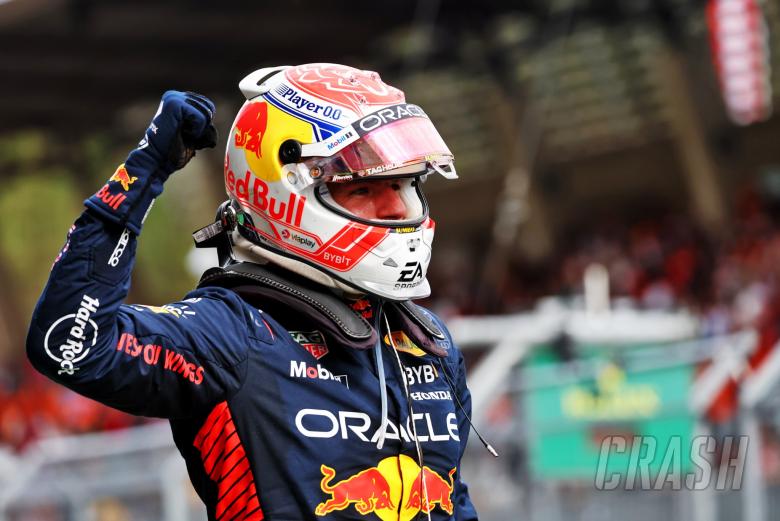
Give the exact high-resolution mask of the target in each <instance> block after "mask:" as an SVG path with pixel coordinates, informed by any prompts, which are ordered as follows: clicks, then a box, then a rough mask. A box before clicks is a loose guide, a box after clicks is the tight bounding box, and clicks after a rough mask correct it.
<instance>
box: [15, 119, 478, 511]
mask: <svg viewBox="0 0 780 521" xmlns="http://www.w3.org/2000/svg"><path fill="white" fill-rule="evenodd" d="M163 112H164V111H163ZM158 115H159V112H158ZM163 116H165V113H163ZM158 119H159V118H157V119H155V120H154V121H155V123H156V127H159V128H162V125H163V124H164V123H165V122H164V121H163V122H159V121H158ZM174 124H176V122H175V121H174ZM150 128H151V127H150ZM148 134H149V135H151V134H150V133H149V131H148ZM141 145H143V141H142V144H141ZM149 148H150V147H149V146H146V147H143V146H139V149H137V150H136V151H134V152H133V153H131V154H130V156H129V157H128V159H127V161H126V163H125V164H124V165H122V166H120V168H119V169H118V170H117V172H116V173H115V174H114V175H113V176H112V177H111V179H110V180H109V182H108V183H106V185H105V186H104V187H102V188H101V189H100V190H99V191H98V192H97V193H96V194H95V195H93V196H92V197H90V198H89V199H88V200H87V201H86V203H85V204H86V206H87V209H86V211H85V212H84V213H83V214H82V215H81V216H80V217H79V218H78V219H77V220H76V222H75V224H74V225H73V227H72V228H71V230H70V233H69V235H68V239H67V243H66V245H65V247H64V248H63V250H62V252H61V253H60V255H59V256H58V258H57V260H56V261H55V264H54V266H53V268H52V271H51V275H50V277H49V281H48V283H47V285H46V287H45V289H44V290H43V293H42V295H41V297H40V300H39V302H38V304H37V306H36V308H35V311H34V314H33V317H32V323H31V325H30V330H29V334H28V338H27V353H28V356H29V359H30V361H31V362H32V364H33V365H34V366H35V367H36V368H37V369H38V370H39V371H40V372H42V373H44V374H45V375H47V376H48V377H50V378H51V379H53V380H55V381H57V382H59V383H61V384H62V385H65V386H67V387H68V388H70V389H72V390H74V391H76V392H78V393H80V394H82V395H84V396H87V397H90V398H92V399H95V400H97V401H99V402H101V403H104V404H106V405H108V406H110V407H114V408H117V409H119V410H122V411H125V412H128V413H131V414H136V415H144V416H154V417H161V418H167V419H169V420H170V424H171V428H172V432H173V437H174V440H175V443H176V445H177V447H178V449H179V451H180V452H181V454H182V456H183V457H184V459H185V460H186V464H187V469H188V472H189V476H190V479H191V481H192V483H193V485H194V488H195V490H196V491H197V493H198V494H199V495H200V497H201V498H202V500H203V501H204V503H205V504H206V507H207V511H208V515H209V519H212V520H228V519H255V520H257V519H268V520H270V521H299V520H303V519H307V520H308V519H323V520H328V519H363V520H370V519H381V520H385V521H387V520H391V519H392V520H410V519H416V518H419V519H427V518H428V514H430V518H431V519H434V520H445V519H446V520H453V519H454V520H458V521H468V520H473V519H476V518H477V516H476V513H475V510H474V507H473V505H472V503H471V500H470V499H469V495H468V491H467V487H466V485H465V484H464V483H463V482H462V480H461V476H460V459H461V456H462V454H463V450H464V448H465V446H466V440H467V437H468V432H469V426H468V423H467V419H466V415H467V414H468V411H469V407H470V397H469V392H468V390H467V388H466V385H465V374H464V364H463V358H462V355H461V353H460V352H459V351H458V350H457V348H456V347H455V346H454V344H453V343H452V340H451V338H450V336H449V334H448V333H446V334H445V336H444V339H443V340H441V341H440V342H439V346H440V347H441V348H442V354H441V355H439V354H433V353H430V352H425V351H423V350H421V349H420V348H419V347H417V346H416V345H414V343H413V342H412V341H411V340H410V337H409V336H407V335H406V332H405V331H404V330H403V329H398V328H396V327H394V326H393V325H392V324H391V323H390V322H387V324H388V325H389V329H390V331H387V330H386V329H387V328H385V329H383V328H382V324H383V323H384V322H382V323H380V322H379V321H378V320H377V321H376V323H375V324H374V328H375V331H376V333H378V334H377V336H376V338H377V339H379V340H378V341H380V342H381V347H379V346H377V348H376V349H354V348H352V347H349V346H345V345H340V344H339V343H338V342H336V341H334V338H333V337H331V336H329V335H328V334H327V333H326V332H323V331H322V330H315V329H313V327H316V324H314V325H313V323H312V322H311V321H308V320H307V319H304V318H300V317H297V315H296V313H295V311H294V310H293V309H289V310H288V311H286V312H285V311H284V310H281V311H278V314H277V315H275V316H273V317H272V316H270V315H269V314H268V312H267V310H266V311H264V310H263V309H262V308H258V307H257V306H255V305H253V304H252V303H250V302H248V301H247V300H246V299H244V298H242V297H241V296H240V295H239V293H237V292H236V291H234V290H232V289H228V288H225V287H220V286H203V287H200V288H199V289H196V290H195V291H192V292H190V293H189V294H187V295H186V296H185V298H184V299H183V300H180V301H178V302H173V303H170V304H167V305H165V306H161V307H156V306H140V305H127V304H123V301H124V300H125V298H126V297H127V293H128V290H129V287H130V274H131V271H132V267H133V263H134V255H135V250H136V238H137V235H138V234H139V233H140V231H141V225H142V222H143V218H144V216H145V214H146V213H147V212H148V209H149V207H150V206H151V203H152V201H153V199H154V197H156V196H157V195H159V194H160V193H161V191H162V184H163V182H164V181H165V179H167V176H168V175H170V173H171V171H172V169H171V168H168V170H169V171H166V169H165V168H160V167H159V166H157V164H160V163H162V162H163V161H162V160H160V161H158V163H154V162H151V161H147V163H144V161H145V160H147V159H148V158H146V157H145V156H143V155H142V154H141V153H139V150H140V152H143V153H148V149H149ZM153 152H154V151H153ZM139 156H140V157H139ZM150 165H151V166H150ZM312 284H313V283H312ZM378 305H379V304H378V303H377V302H368V301H363V303H362V304H361V309H360V313H361V314H362V316H366V317H370V315H371V314H372V313H373V311H374V310H376V309H377V307H378ZM280 309H281V308H280ZM426 314H427V312H426ZM428 315H429V316H431V315H430V314H428ZM375 318H382V317H380V316H377V317H375ZM432 320H433V321H434V322H436V323H437V324H438V325H439V326H440V327H442V329H443V326H442V325H441V323H440V322H439V321H438V319H436V318H435V317H432ZM320 329H321V328H320ZM387 333H389V334H387ZM391 339H392V340H391ZM396 355H397V356H396ZM382 380H383V381H382ZM383 394H384V397H385V398H386V409H385V410H386V415H385V417H384V418H383V415H382V409H383V408H382V406H381V403H382V398H383ZM458 402H460V406H458ZM383 420H386V421H383Z"/></svg>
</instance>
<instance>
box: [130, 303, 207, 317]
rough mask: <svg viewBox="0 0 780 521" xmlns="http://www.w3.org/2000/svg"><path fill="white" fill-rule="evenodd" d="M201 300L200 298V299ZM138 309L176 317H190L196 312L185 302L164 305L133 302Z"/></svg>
mask: <svg viewBox="0 0 780 521" xmlns="http://www.w3.org/2000/svg"><path fill="white" fill-rule="evenodd" d="M198 300H200V299H198ZM130 307H131V308H133V309H134V310H136V311H151V312H152V313H157V314H158V315H173V316H174V317H176V318H188V317H190V316H192V315H195V314H196V313H195V312H194V311H192V310H190V307H189V306H187V305H185V304H166V305H164V306H144V305H141V304H133V305H132V306H130Z"/></svg>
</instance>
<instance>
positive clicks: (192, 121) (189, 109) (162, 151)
mask: <svg viewBox="0 0 780 521" xmlns="http://www.w3.org/2000/svg"><path fill="white" fill-rule="evenodd" d="M215 110H216V109H215V107H214V103H212V102H211V100H209V99H208V98H207V97H205V96H202V95H200V94H196V93H194V92H180V91H177V90H169V91H168V92H166V93H165V94H163V97H162V100H161V101H160V106H159V108H158V109H157V113H156V114H155V115H154V118H153V119H152V122H151V123H150V124H149V128H147V129H146V133H145V134H144V137H143V139H141V142H140V143H139V144H138V150H143V149H145V148H146V149H147V151H148V153H150V154H151V155H152V156H153V157H154V159H155V160H157V162H158V165H159V166H160V167H161V168H162V169H163V170H165V171H167V173H171V172H173V171H174V170H178V169H180V168H182V167H183V166H184V165H186V164H187V162H188V161H189V160H190V159H191V158H192V156H194V155H195V151H196V150H200V149H201V148H206V147H208V148H213V147H214V146H215V145H216V144H217V129H216V128H214V125H213V124H212V122H211V120H212V118H213V117H214V112H215Z"/></svg>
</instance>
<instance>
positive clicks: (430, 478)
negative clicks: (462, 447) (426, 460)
mask: <svg viewBox="0 0 780 521" xmlns="http://www.w3.org/2000/svg"><path fill="white" fill-rule="evenodd" d="M454 475H455V469H454V468H453V469H452V470H451V471H450V473H449V478H450V481H449V483H447V482H446V481H445V480H444V479H443V478H442V477H441V476H439V475H438V474H437V473H436V472H434V471H433V470H431V469H430V468H429V467H423V471H422V472H420V474H419V475H418V476H417V479H415V480H414V483H412V493H411V494H410V495H409V501H407V502H406V507H405V508H407V509H413V510H422V511H423V512H424V513H426V514H427V513H428V512H430V511H431V510H433V509H434V508H436V505H437V504H438V505H439V506H440V507H441V508H442V510H444V511H445V512H447V513H448V514H450V515H452V512H453V506H452V490H453V488H454V478H453V476H454Z"/></svg>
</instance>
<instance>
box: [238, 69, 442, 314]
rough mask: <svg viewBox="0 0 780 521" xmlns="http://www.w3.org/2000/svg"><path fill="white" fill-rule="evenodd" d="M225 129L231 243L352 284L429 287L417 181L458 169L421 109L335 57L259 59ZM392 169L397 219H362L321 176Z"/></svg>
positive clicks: (249, 255) (385, 174) (339, 284)
mask: <svg viewBox="0 0 780 521" xmlns="http://www.w3.org/2000/svg"><path fill="white" fill-rule="evenodd" d="M239 88H240V89H241V91H242V92H243V94H244V96H245V97H246V99H247V101H246V102H245V103H244V105H243V106H242V108H241V110H240V111H239V112H238V115H237V116H236V119H235V121H234V122H233V126H232V127H231V130H230V135H229V136H228V144H227V152H226V154H225V186H226V189H227V193H228V196H229V197H230V198H231V199H232V200H233V201H234V203H233V204H234V205H235V206H238V207H240V210H239V212H238V213H239V214H238V224H239V225H238V227H237V228H236V230H235V231H234V232H233V234H232V242H233V250H234V252H235V254H236V256H237V257H238V258H239V259H241V260H250V261H255V262H258V261H260V262H268V261H270V262H272V263H275V264H279V265H281V266H283V267H285V268H287V269H289V270H291V271H294V272H296V273H299V274H301V275H304V276H306V277H308V278H310V279H313V280H315V281H317V282H320V283H322V284H325V285H328V286H331V287H336V288H339V289H341V290H344V291H346V292H347V293H350V294H356V295H357V294H364V293H368V294H373V295H377V296H380V297H382V298H386V299H391V300H406V299H415V298H421V297H425V296H428V295H429V294H430V285H429V284H428V281H427V279H426V272H427V269H428V264H429V263H430V259H431V244H432V242H433V234H434V222H433V220H431V218H430V217H429V216H428V205H427V203H426V201H425V197H424V196H423V193H422V189H421V186H420V184H421V181H423V180H424V179H425V177H426V176H427V175H428V174H430V173H433V172H438V173H440V174H441V175H443V176H444V177H446V178H448V179H454V178H456V177H457V174H456V173H455V169H454V166H453V155H452V153H451V152H450V150H449V148H447V145H446V144H445V143H444V140H443V139H442V138H441V136H440V135H439V133H438V132H437V131H436V129H435V128H434V126H433V124H432V123H431V121H430V119H428V116H427V115H426V114H425V112H423V110H422V109H421V108H420V107H418V106H417V105H413V104H409V103H406V101H405V98H404V94H403V92H402V91H400V90H398V89H396V88H394V87H391V86H390V85H387V84H385V83H383V82H382V80H381V79H380V78H379V75H378V74H377V73H375V72H370V71H362V70H358V69H354V68H352V67H347V66H344V65H336V64H330V63H314V64H307V65H300V66H297V67H289V66H284V67H272V68H265V69H260V70H257V71H255V72H253V73H251V74H249V75H248V76H247V77H246V78H244V79H243V80H242V81H241V82H240V84H239ZM358 178H360V179H365V178H369V179H374V178H376V179H379V178H381V179H387V178H396V179H398V184H399V185H400V191H399V195H400V197H401V199H402V200H403V202H404V203H405V205H406V208H407V215H406V216H405V217H404V218H403V219H401V220H366V219H362V218H360V217H358V216H356V215H354V214H352V213H350V212H349V211H348V210H347V209H346V208H343V207H342V206H340V205H338V204H337V203H336V201H335V200H334V199H333V197H332V196H331V194H330V192H329V191H328V185H327V183H332V182H347V181H350V180H353V179H358Z"/></svg>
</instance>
